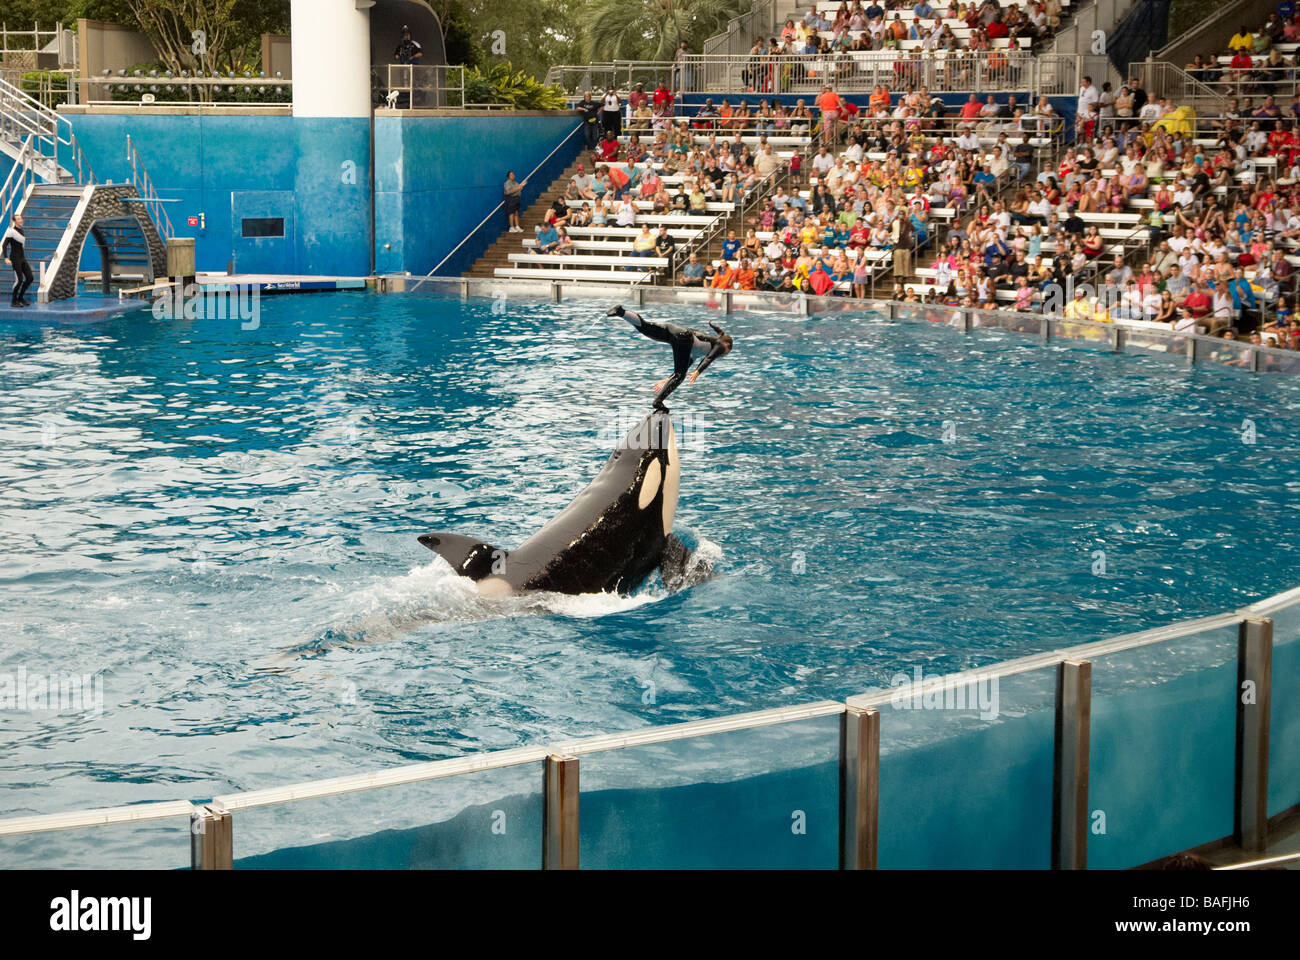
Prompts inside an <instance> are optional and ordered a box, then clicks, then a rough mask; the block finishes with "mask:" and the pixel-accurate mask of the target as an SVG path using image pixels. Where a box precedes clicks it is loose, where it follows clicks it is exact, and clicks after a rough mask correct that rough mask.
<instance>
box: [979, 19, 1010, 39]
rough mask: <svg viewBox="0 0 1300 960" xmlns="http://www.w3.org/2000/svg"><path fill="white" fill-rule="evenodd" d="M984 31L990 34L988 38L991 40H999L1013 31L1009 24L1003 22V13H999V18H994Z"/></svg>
mask: <svg viewBox="0 0 1300 960" xmlns="http://www.w3.org/2000/svg"><path fill="white" fill-rule="evenodd" d="M984 33H985V34H987V35H988V38H989V39H990V40H998V39H1000V38H1003V37H1006V36H1009V35H1010V33H1011V31H1010V30H1008V29H1007V25H1006V24H1005V23H1003V22H1002V18H1001V15H1000V14H999V16H998V19H997V20H994V21H993V22H992V23H990V24H989V25H988V26H987V27H985V28H984Z"/></svg>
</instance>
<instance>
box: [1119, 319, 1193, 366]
mask: <svg viewBox="0 0 1300 960" xmlns="http://www.w3.org/2000/svg"><path fill="white" fill-rule="evenodd" d="M1124 352H1125V353H1138V354H1153V353H1155V354H1162V355H1166V356H1171V357H1172V359H1175V360H1185V359H1186V357H1187V344H1186V341H1185V340H1179V339H1177V338H1175V337H1171V336H1168V335H1166V334H1163V333H1162V332H1156V331H1152V330H1144V329H1142V328H1141V327H1124Z"/></svg>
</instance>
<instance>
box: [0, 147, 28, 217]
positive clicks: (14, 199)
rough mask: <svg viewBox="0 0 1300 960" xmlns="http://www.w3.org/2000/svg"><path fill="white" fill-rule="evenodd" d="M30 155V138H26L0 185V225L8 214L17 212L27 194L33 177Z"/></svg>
mask: <svg viewBox="0 0 1300 960" xmlns="http://www.w3.org/2000/svg"><path fill="white" fill-rule="evenodd" d="M32 155H33V150H32V138H31V137H30V136H28V137H27V138H25V139H24V140H23V141H22V146H21V147H19V148H18V156H17V158H15V160H14V165H13V169H12V170H10V171H9V176H7V177H6V178H5V182H4V183H3V184H0V225H4V224H5V223H6V222H7V220H8V218H9V216H10V214H11V213H13V211H15V210H17V208H18V204H20V203H21V202H22V199H23V197H24V196H25V195H26V193H27V187H28V185H29V182H30V181H31V180H32V179H33V178H34V177H35V172H34V171H33V170H32Z"/></svg>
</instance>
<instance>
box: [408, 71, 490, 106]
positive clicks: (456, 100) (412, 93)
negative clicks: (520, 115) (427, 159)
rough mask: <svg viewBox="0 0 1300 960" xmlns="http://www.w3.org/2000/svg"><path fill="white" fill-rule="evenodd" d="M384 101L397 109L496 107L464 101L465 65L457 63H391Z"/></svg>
mask: <svg viewBox="0 0 1300 960" xmlns="http://www.w3.org/2000/svg"><path fill="white" fill-rule="evenodd" d="M386 93H387V96H386V100H385V102H386V103H387V105H388V106H389V107H392V108H394V109H426V108H435V107H469V106H474V107H493V106H509V104H495V103H493V104H477V103H476V104H468V103H466V102H465V68H464V67H463V66H455V65H440V64H430V65H424V64H407V63H390V64H389V65H388V88H387V91H386Z"/></svg>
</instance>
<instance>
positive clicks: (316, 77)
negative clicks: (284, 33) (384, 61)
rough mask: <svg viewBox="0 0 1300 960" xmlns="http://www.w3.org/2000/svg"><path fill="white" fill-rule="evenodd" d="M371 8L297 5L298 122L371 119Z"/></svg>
mask: <svg viewBox="0 0 1300 960" xmlns="http://www.w3.org/2000/svg"><path fill="white" fill-rule="evenodd" d="M371 6H372V4H370V3H368V2H366V0H292V6H291V7H290V20H291V29H292V31H293V115H294V116H295V117H368V116H370V7H371ZM358 8H360V9H358Z"/></svg>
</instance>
